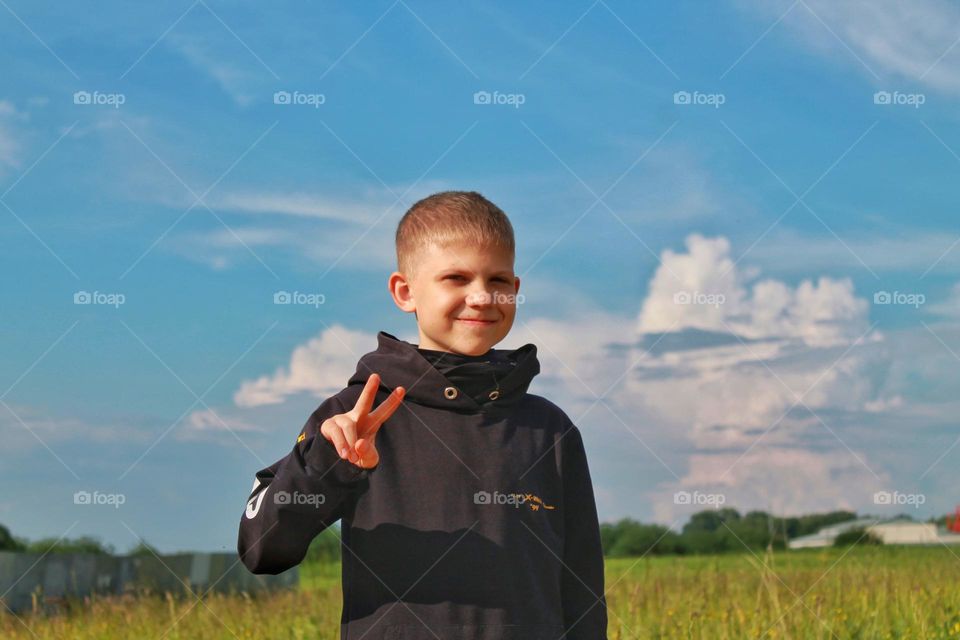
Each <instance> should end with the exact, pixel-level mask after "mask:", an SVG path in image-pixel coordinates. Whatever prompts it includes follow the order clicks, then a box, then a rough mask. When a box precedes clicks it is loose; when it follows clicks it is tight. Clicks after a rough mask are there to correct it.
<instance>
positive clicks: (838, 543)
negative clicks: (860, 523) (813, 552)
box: [833, 527, 883, 547]
mask: <svg viewBox="0 0 960 640" xmlns="http://www.w3.org/2000/svg"><path fill="white" fill-rule="evenodd" d="M854 544H883V540H881V539H880V537H879V536H877V535H875V534H874V533H872V532H869V533H868V532H867V529H866V528H865V527H856V528H855V529H848V530H846V531H844V532H843V533H841V534H839V535H838V536H837V537H836V538H834V540H833V546H835V547H849V546H851V545H854Z"/></svg>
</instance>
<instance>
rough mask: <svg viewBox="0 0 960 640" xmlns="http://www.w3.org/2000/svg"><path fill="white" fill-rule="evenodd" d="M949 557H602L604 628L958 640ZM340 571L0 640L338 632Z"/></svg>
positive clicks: (13, 632)
mask: <svg viewBox="0 0 960 640" xmlns="http://www.w3.org/2000/svg"><path fill="white" fill-rule="evenodd" d="M955 554H957V555H955ZM958 555H960V549H956V548H955V549H947V548H944V547H929V548H919V547H914V548H903V547H877V548H866V547H860V548H855V549H852V550H850V551H847V550H844V549H825V550H806V551H794V552H787V553H784V552H778V553H775V554H773V555H771V556H753V555H751V554H748V553H745V554H737V555H723V556H701V557H689V558H678V557H654V558H643V559H633V558H624V559H611V560H608V561H607V564H606V571H607V589H608V594H607V598H608V605H609V608H610V616H609V618H610V629H609V637H610V639H611V640H621V639H626V638H643V639H653V638H659V639H667V638H671V639H672V638H684V639H690V638H697V639H710V640H723V639H730V640H733V639H736V640H740V639H742V638H777V639H782V638H813V639H819V638H824V639H826V638H843V639H848V638H863V639H868V638H869V639H874V638H879V639H883V638H957V639H960V558H958ZM339 577H340V567H339V565H338V564H323V565H321V564H312V565H306V566H304V567H302V568H301V587H300V589H298V590H292V591H287V592H282V593H276V594H270V595H266V596H263V597H259V598H250V597H247V596H243V595H210V596H208V597H206V598H205V599H204V600H203V602H202V603H200V602H198V601H197V600H196V599H194V600H192V601H191V600H187V599H182V598H180V599H178V598H173V597H169V596H168V597H160V596H153V597H139V598H132V597H125V598H96V599H93V600H91V601H88V602H85V603H76V604H75V606H74V607H72V609H71V610H69V611H67V612H66V613H64V614H62V615H56V616H45V615H42V614H30V615H25V616H21V618H22V621H20V620H18V619H16V618H14V617H13V616H12V615H9V614H2V615H0V638H4V639H6V638H10V639H11V640H27V639H30V638H32V639H34V640H40V639H42V640H46V639H48V638H76V639H78V640H87V639H89V640H93V639H95V638H96V639H106V640H111V639H114V638H117V639H119V638H161V637H162V638H166V639H179V638H182V639H190V640H203V639H212V638H224V639H230V638H241V639H247V638H249V639H254V638H257V639H261V638H278V639H280V638H284V639H286V638H294V639H297V638H322V639H330V640H337V638H338V637H339V621H340V606H341V592H340V584H339ZM26 627H29V630H28V629H27V628H26Z"/></svg>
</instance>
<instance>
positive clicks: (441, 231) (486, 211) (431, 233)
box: [396, 191, 516, 277]
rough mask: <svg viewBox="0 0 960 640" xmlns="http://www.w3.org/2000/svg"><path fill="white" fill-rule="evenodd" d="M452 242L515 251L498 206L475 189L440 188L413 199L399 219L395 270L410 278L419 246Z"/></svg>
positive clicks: (507, 227) (511, 234)
mask: <svg viewBox="0 0 960 640" xmlns="http://www.w3.org/2000/svg"><path fill="white" fill-rule="evenodd" d="M455 242H465V243H468V244H471V245H474V246H477V247H484V248H487V247H499V248H503V249H506V250H508V251H509V252H510V255H511V256H513V255H515V253H516V246H515V243H514V238H513V226H512V225H511V224H510V220H509V219H508V218H507V214H505V213H504V212H503V211H502V210H501V209H500V207H498V206H497V205H495V204H493V203H492V202H490V201H489V200H487V199H486V198H484V197H483V196H482V195H480V194H479V193H477V192H476V191H441V192H440V193H435V194H433V195H431V196H427V197H426V198H423V199H422V200H419V201H417V202H415V203H414V204H413V206H412V207H410V209H409V210H408V211H407V212H406V213H405V214H404V215H403V218H401V219H400V223H399V224H398V225H397V237H396V243H397V269H398V270H399V271H400V272H401V273H403V274H405V275H406V276H407V277H413V272H414V271H415V269H416V266H417V254H418V253H419V252H420V251H421V250H422V249H424V248H426V247H429V246H430V245H433V244H436V245H438V246H440V247H446V246H448V245H450V244H452V243H455Z"/></svg>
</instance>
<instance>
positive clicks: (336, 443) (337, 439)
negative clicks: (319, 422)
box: [324, 425, 350, 459]
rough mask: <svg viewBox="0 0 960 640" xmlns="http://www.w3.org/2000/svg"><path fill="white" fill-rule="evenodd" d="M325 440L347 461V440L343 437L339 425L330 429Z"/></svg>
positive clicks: (348, 450) (348, 453) (348, 451)
mask: <svg viewBox="0 0 960 640" xmlns="http://www.w3.org/2000/svg"><path fill="white" fill-rule="evenodd" d="M324 435H326V434H324ZM327 439H328V440H329V441H330V444H332V445H333V448H334V449H336V451H337V454H338V455H339V456H340V457H341V458H343V459H347V458H348V457H349V455H350V449H349V448H348V447H347V439H346V438H344V437H343V430H342V429H341V428H340V426H339V425H334V426H333V428H332V429H330V436H329V437H328V438H327Z"/></svg>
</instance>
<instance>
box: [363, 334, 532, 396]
mask: <svg viewBox="0 0 960 640" xmlns="http://www.w3.org/2000/svg"><path fill="white" fill-rule="evenodd" d="M377 343H378V344H377V349H376V351H371V352H370V353H367V354H365V355H364V356H363V357H361V358H360V361H359V362H358V363H357V370H356V372H355V373H354V374H353V375H352V376H351V377H350V381H349V383H348V384H350V385H355V384H357V385H361V386H362V385H364V384H366V382H367V379H368V378H369V377H370V374H371V373H376V374H379V375H380V388H381V389H384V390H385V391H386V392H387V393H389V392H391V391H393V390H394V389H395V388H397V387H403V388H404V389H405V390H406V394H405V396H404V402H416V403H417V404H420V405H425V406H429V407H436V408H440V409H450V410H452V411H457V412H460V413H477V412H481V411H486V410H488V409H492V408H500V407H506V406H510V405H513V404H514V403H516V402H517V401H519V400H520V399H522V398H523V396H524V395H525V394H526V393H527V388H528V387H529V386H530V383H531V382H532V381H533V378H534V376H536V375H537V374H538V373H540V361H539V360H538V359H537V347H536V345H534V344H533V343H527V344H525V345H523V346H522V347H520V348H518V349H513V350H506V349H491V350H490V351H489V352H488V353H487V354H485V355H488V356H493V357H496V358H497V359H502V360H507V361H510V362H515V363H516V364H515V365H514V366H513V367H512V368H511V369H510V370H509V371H508V372H507V373H506V375H504V376H503V377H501V378H499V379H498V380H497V381H496V383H495V382H494V380H493V378H492V377H491V380H490V394H489V395H488V399H485V401H484V402H482V403H481V402H478V401H477V400H475V399H474V398H471V397H470V396H469V395H468V394H467V393H463V392H462V390H461V389H459V388H457V387H456V385H454V383H453V382H451V381H450V380H449V379H448V378H447V377H446V376H445V375H443V374H442V373H441V372H440V371H439V370H437V368H436V367H435V366H434V365H433V364H432V363H431V362H430V361H429V360H427V358H426V357H424V355H423V354H421V353H420V352H419V351H418V350H417V347H416V346H415V345H413V344H410V343H409V342H406V341H404V340H400V339H399V338H397V337H396V336H394V335H391V334H389V333H387V332H385V331H380V332H379V333H378V334H377Z"/></svg>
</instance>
